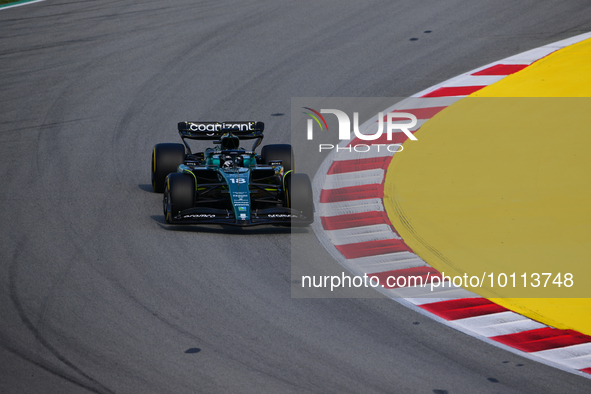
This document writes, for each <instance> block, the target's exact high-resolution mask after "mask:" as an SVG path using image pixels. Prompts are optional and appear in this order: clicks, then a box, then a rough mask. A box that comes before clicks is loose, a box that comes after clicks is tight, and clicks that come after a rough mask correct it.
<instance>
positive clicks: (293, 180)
mask: <svg viewBox="0 0 591 394" xmlns="http://www.w3.org/2000/svg"><path fill="white" fill-rule="evenodd" d="M285 194H286V201H287V206H288V208H292V209H295V210H297V211H300V212H302V214H303V215H304V216H306V217H307V218H308V219H309V221H308V222H307V223H306V224H310V223H313V222H314V200H313V196H312V183H311V182H310V177H308V175H306V174H294V173H293V172H292V173H289V174H287V175H286V176H285Z"/></svg>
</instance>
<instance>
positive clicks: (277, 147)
mask: <svg viewBox="0 0 591 394" xmlns="http://www.w3.org/2000/svg"><path fill="white" fill-rule="evenodd" d="M261 158H262V159H263V163H265V164H269V162H271V161H274V160H281V161H282V163H283V164H282V165H283V173H284V174H287V173H288V172H289V171H295V158H294V156H293V149H292V147H291V145H289V144H273V145H265V146H263V149H262V150H261Z"/></svg>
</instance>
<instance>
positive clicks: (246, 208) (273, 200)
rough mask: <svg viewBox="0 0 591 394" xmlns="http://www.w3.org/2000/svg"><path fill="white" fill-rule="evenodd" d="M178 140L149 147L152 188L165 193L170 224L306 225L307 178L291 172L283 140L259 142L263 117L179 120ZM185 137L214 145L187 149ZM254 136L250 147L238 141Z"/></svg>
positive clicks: (309, 208)
mask: <svg viewBox="0 0 591 394" xmlns="http://www.w3.org/2000/svg"><path fill="white" fill-rule="evenodd" d="M178 131H179V134H180V136H181V140H182V142H183V143H182V144H174V143H164V144H157V145H156V146H154V149H153V151H152V168H151V173H152V188H153V189H154V191H155V192H157V193H162V192H163V193H164V200H163V208H164V216H165V218H166V221H167V222H168V223H171V224H184V223H189V224H223V225H233V226H256V225H263V224H271V225H309V224H310V223H312V222H313V221H314V203H313V198H312V186H311V183H310V178H309V177H308V175H306V174H299V173H296V172H295V160H294V156H293V149H292V147H291V145H288V144H273V145H266V146H263V148H262V149H261V153H260V154H257V153H256V152H255V149H256V148H257V147H258V146H259V145H260V144H261V141H262V139H263V131H264V123H263V122H249V121H237V122H180V123H179V124H178ZM187 140H211V141H214V144H215V147H209V148H207V149H205V151H203V152H198V153H192V151H191V148H190V147H189V144H188V143H187ZM244 140H254V144H253V146H252V148H251V149H250V150H246V149H244V148H242V147H241V146H240V145H241V142H242V141H244Z"/></svg>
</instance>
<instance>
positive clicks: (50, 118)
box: [0, 0, 591, 393]
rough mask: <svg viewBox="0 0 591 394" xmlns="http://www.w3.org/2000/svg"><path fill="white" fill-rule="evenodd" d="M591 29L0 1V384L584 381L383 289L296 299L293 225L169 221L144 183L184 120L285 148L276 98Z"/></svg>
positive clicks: (397, 81)
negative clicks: (252, 125) (369, 295)
mask: <svg viewBox="0 0 591 394" xmlns="http://www.w3.org/2000/svg"><path fill="white" fill-rule="evenodd" d="M589 21H591V7H589V6H588V2H587V1H586V0H581V1H563V2H560V3H557V2H551V1H541V2H530V1H521V2H518V3H517V4H515V3H514V2H498V1H494V0H490V1H479V2H471V1H446V2H442V1H423V2H420V3H419V2H415V1H398V2H390V1H367V2H363V3H361V2H357V1H323V2H316V1H306V2H291V1H289V2H288V1H268V2H260V1H251V2H248V3H246V2H240V1H234V2H230V1H207V2H193V1H188V0H179V1H166V2H163V1H142V2H131V1H105V2H98V1H68V0H64V1H52V0H48V1H46V2H41V3H37V4H32V5H28V6H25V7H16V8H12V9H7V10H3V11H0V37H2V38H1V39H0V70H1V76H2V77H1V78H0V92H1V93H0V100H1V111H2V117H1V119H0V160H1V166H0V171H1V178H0V179H1V181H0V185H1V187H0V198H1V201H2V205H1V208H0V213H1V217H2V221H3V223H4V224H3V225H2V227H1V229H0V240H1V245H2V248H1V249H0V263H1V269H0V366H1V373H0V392H2V393H58V392H59V393H86V392H94V393H140V392H141V393H195V392H212V393H215V392H246V393H248V392H253V393H259V392H281V393H287V392H297V393H301V392H323V393H326V392H339V393H344V392H364V393H370V392H389V393H393V392H394V393H397V392H400V393H402V392H404V393H415V392H416V393H433V392H435V393H444V392H448V393H468V392H469V393H495V392H502V393H517V392H520V393H541V392H544V393H550V392H551V393H567V392H568V393H575V392H589V390H590V387H591V385H590V381H589V380H588V379H585V378H582V377H579V376H576V375H573V374H569V373H566V372H563V371H560V370H556V369H553V368H551V367H548V366H545V365H542V364H538V363H535V362H533V361H530V360H527V359H524V358H521V357H519V356H517V355H514V354H512V353H509V352H506V351H504V350H502V349H499V348H496V347H493V346H490V345H488V344H485V343H482V342H480V341H478V340H476V339H474V338H471V337H469V336H466V335H465V334H462V333H460V332H457V331H454V330H452V329H450V328H448V327H445V326H443V325H441V324H438V323H436V322H434V321H431V320H429V319H428V318H426V317H424V316H422V315H418V314H416V313H415V312H412V311H410V310H408V309H406V308H405V307H403V306H401V305H399V304H397V303H396V302H393V301H391V300H387V299H325V298H321V299H292V298H291V295H290V285H291V277H290V275H291V272H290V258H289V255H290V242H291V233H290V232H289V230H282V229H277V228H268V227H262V228H256V229H248V230H242V229H224V228H221V227H216V226H209V227H206V226H201V227H199V226H191V227H182V228H177V227H170V226H168V225H166V224H165V222H164V220H163V217H162V215H161V195H156V194H154V193H152V192H151V187H150V185H149V163H150V153H151V148H152V146H153V145H154V144H155V143H158V142H174V141H176V140H177V135H176V131H175V126H176V122H178V121H180V120H234V119H256V120H263V121H265V122H266V124H267V130H268V133H267V134H266V135H267V137H266V140H265V142H266V143H281V142H286V141H289V138H290V129H289V125H290V119H289V118H290V115H289V112H290V99H291V97H312V96H335V97H336V96H342V97H348V96H352V97H358V96H367V97H371V96H376V97H388V96H392V97H395V96H396V97H400V96H407V95H411V94H413V93H415V92H418V91H420V90H422V89H425V88H427V87H429V86H431V85H433V84H435V83H438V82H441V81H443V80H445V79H447V78H450V77H452V76H455V75H457V74H460V73H461V72H465V71H466V70H470V69H474V68H476V67H478V66H482V65H484V64H487V63H490V62H492V61H494V60H497V59H501V58H504V57H507V56H510V55H513V54H516V53H519V52H522V51H525V50H527V49H530V48H534V47H538V46H541V45H544V44H547V43H550V42H554V41H557V40H560V39H563V38H567V37H571V36H574V35H577V34H580V33H583V32H587V31H589V30H591V22H589ZM425 31H432V32H431V33H424V32H425ZM411 38H418V40H412V41H411V40H410V39H411ZM279 114H284V115H279ZM297 154H298V162H299V163H302V164H303V168H300V170H303V171H304V172H309V173H310V174H313V173H314V168H315V167H317V166H318V164H319V163H320V162H321V160H322V157H317V155H314V154H312V153H308V152H297ZM294 236H300V237H307V238H308V241H309V243H310V245H311V247H310V251H309V253H310V254H311V258H313V254H320V253H324V252H323V251H322V248H321V246H319V245H318V244H317V243H314V242H315V240H314V234H313V232H312V231H311V230H310V231H305V230H304V231H301V232H298V233H297V234H294Z"/></svg>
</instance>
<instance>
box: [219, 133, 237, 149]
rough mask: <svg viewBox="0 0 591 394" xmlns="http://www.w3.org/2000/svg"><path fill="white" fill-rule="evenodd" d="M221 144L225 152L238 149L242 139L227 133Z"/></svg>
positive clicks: (221, 139) (223, 136)
mask: <svg viewBox="0 0 591 394" xmlns="http://www.w3.org/2000/svg"><path fill="white" fill-rule="evenodd" d="M220 142H221V145H222V149H223V150H228V149H238V147H239V146H240V138H238V137H237V136H235V135H234V134H232V133H225V134H224V135H222V137H221V138H220Z"/></svg>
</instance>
